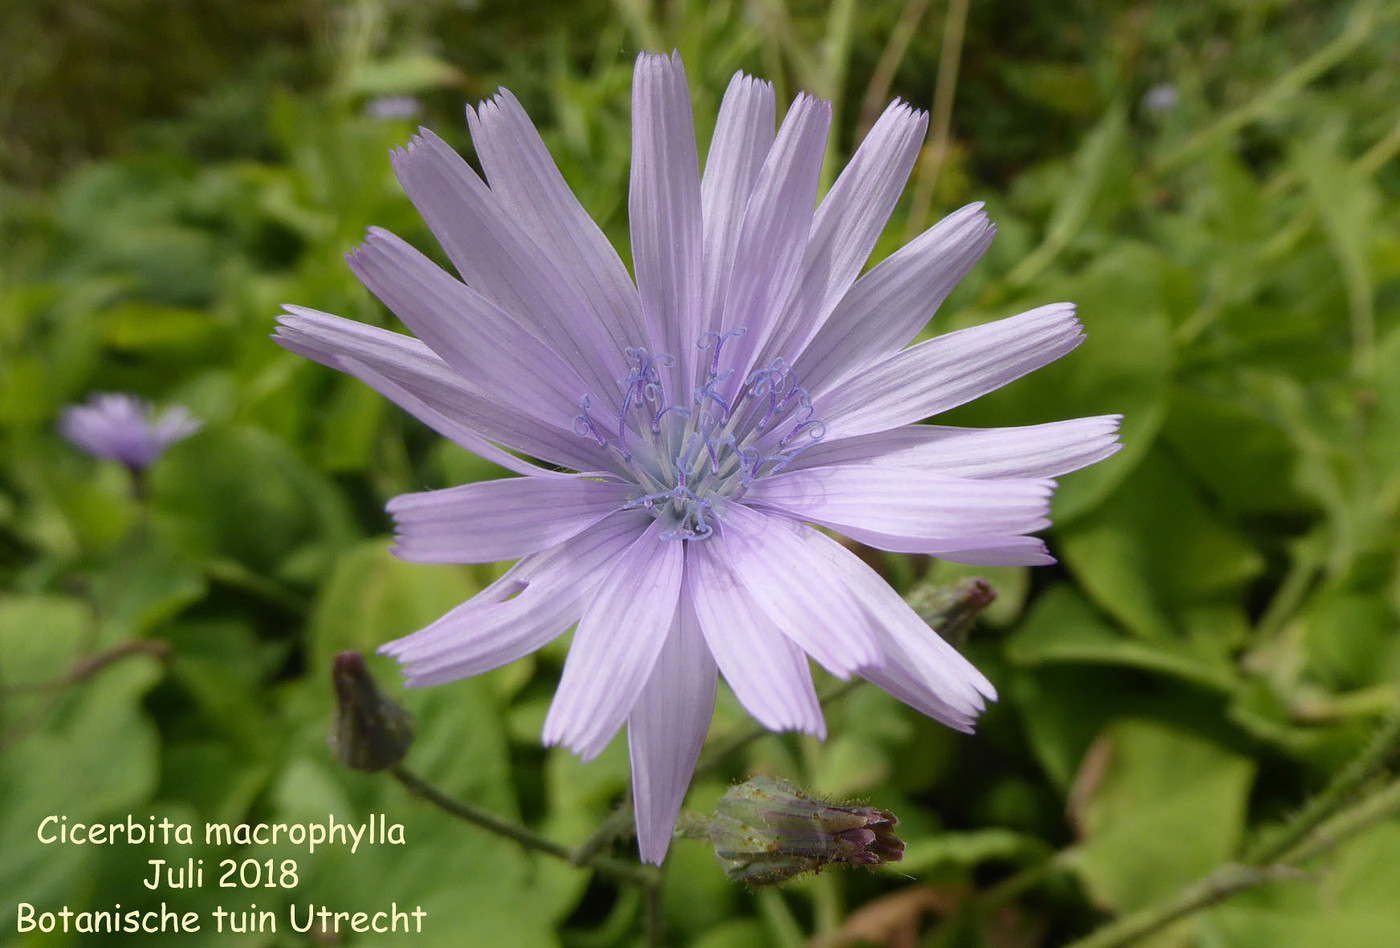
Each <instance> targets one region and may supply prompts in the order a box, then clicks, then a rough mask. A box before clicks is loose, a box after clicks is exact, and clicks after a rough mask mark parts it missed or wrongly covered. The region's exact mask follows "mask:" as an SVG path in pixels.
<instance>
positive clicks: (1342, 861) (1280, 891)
mask: <svg viewBox="0 0 1400 948" xmlns="http://www.w3.org/2000/svg"><path fill="white" fill-rule="evenodd" d="M1303 870H1304V872H1305V873H1306V875H1305V876H1304V877H1303V878H1300V879H1296V880H1288V879H1281V880H1279V881H1277V882H1273V883H1270V884H1268V885H1266V886H1264V887H1262V888H1259V889H1255V890H1252V891H1249V892H1244V893H1242V894H1240V895H1237V896H1235V897H1234V898H1232V899H1230V900H1229V901H1228V902H1225V903H1223V904H1221V905H1219V906H1216V907H1215V908H1212V909H1210V910H1209V911H1208V912H1207V913H1206V914H1205V915H1204V916H1203V917H1202V919H1201V922H1200V927H1201V937H1202V941H1201V943H1202V945H1204V946H1207V948H1216V946H1219V948H1226V946H1228V948H1274V946H1278V945H1287V946H1288V948H1336V946H1338V945H1393V944H1397V943H1400V912H1396V911H1395V893H1396V891H1400V821H1397V820H1396V819H1395V818H1394V817H1392V818H1391V819H1390V820H1388V821H1385V822H1383V823H1381V824H1379V825H1377V826H1376V827H1374V828H1373V829H1370V830H1368V831H1366V832H1365V833H1364V834H1362V835H1360V836H1358V837H1357V838H1355V839H1353V840H1351V841H1349V842H1348V843H1346V844H1344V845H1343V846H1342V847H1341V849H1340V850H1339V851H1338V852H1336V853H1335V854H1334V855H1330V856H1327V857H1324V858H1323V859H1321V860H1318V861H1316V862H1314V863H1311V864H1309V865H1307V866H1306V867H1303Z"/></svg>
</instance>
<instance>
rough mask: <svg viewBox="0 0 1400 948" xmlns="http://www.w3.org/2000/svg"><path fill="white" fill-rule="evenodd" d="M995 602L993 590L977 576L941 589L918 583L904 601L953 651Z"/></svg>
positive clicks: (960, 580) (946, 585) (994, 591)
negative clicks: (983, 612)
mask: <svg viewBox="0 0 1400 948" xmlns="http://www.w3.org/2000/svg"><path fill="white" fill-rule="evenodd" d="M996 598H997V594H996V590H994V589H992V587H991V585H990V584H989V583H988V582H987V581H986V580H985V579H981V578H980V577H976V576H970V577H968V578H967V579H959V580H956V581H954V582H951V583H947V584H945V585H942V586H934V585H932V584H931V583H926V582H925V583H920V584H919V585H917V586H915V587H914V588H913V589H911V590H910V591H909V595H907V596H905V597H904V599H905V602H907V603H909V605H910V606H911V607H913V609H914V611H915V612H917V613H918V614H919V618H920V619H923V620H924V621H925V622H927V623H928V624H929V625H930V626H931V627H932V628H934V629H936V630H937V631H938V634H939V635H941V636H943V638H945V639H947V640H948V642H950V643H951V644H952V645H953V646H955V647H957V646H961V645H962V643H963V642H964V640H966V639H967V633H968V631H969V630H970V629H971V628H972V622H973V620H974V619H976V618H977V616H978V615H980V614H981V612H982V610H983V609H985V608H987V607H988V606H990V605H991V604H992V603H993V602H994V601H995V600H996Z"/></svg>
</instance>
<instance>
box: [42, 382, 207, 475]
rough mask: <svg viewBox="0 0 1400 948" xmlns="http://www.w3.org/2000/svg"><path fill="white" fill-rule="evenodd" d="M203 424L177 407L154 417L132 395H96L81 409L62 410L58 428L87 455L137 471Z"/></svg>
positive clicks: (142, 402) (147, 405)
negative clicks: (108, 460) (115, 462)
mask: <svg viewBox="0 0 1400 948" xmlns="http://www.w3.org/2000/svg"><path fill="white" fill-rule="evenodd" d="M203 424H204V423H203V422H202V421H200V420H199V419H197V418H194V417H192V416H191V415H190V413H189V411H187V410H186V409H185V408H184V407H183V406H181V405H176V406H174V407H173V408H169V409H167V410H166V411H164V412H162V413H161V414H159V415H157V414H156V413H155V410H154V409H152V408H151V405H150V403H149V402H146V401H145V400H143V399H140V398H137V397H136V396H135V395H127V394H98V395H93V396H91V397H90V398H89V399H88V401H87V404H85V405H74V406H70V407H68V408H65V409H64V410H63V415H62V417H61V418H60V419H59V423H58V428H59V431H60V432H61V433H62V434H63V436H64V437H65V438H67V439H68V440H69V441H71V442H73V443H74V444H75V445H77V446H78V447H80V448H82V449H83V450H84V451H86V452H87V453H88V454H91V455H93V456H94V457H99V458H111V459H112V460H115V461H120V462H122V463H123V464H125V465H126V466H127V467H129V468H131V469H132V470H141V469H143V468H146V467H149V466H150V465H151V464H153V463H154V462H155V460H156V458H158V457H160V456H161V455H162V454H163V453H165V449H166V448H168V447H170V446H171V445H172V444H174V443H175V442H176V441H180V440H182V439H184V438H188V437H189V436H190V435H192V434H194V433H195V432H196V431H198V430H199V429H200V428H201V427H202V426H203Z"/></svg>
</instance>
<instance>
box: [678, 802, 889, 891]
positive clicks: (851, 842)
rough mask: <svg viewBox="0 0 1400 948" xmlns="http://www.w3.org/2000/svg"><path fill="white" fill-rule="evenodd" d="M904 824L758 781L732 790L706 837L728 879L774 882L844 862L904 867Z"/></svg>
mask: <svg viewBox="0 0 1400 948" xmlns="http://www.w3.org/2000/svg"><path fill="white" fill-rule="evenodd" d="M898 822H899V821H898V820H897V819H895V816H894V814H893V813H890V812H889V811H888V810H880V809H876V808H875V807H870V806H854V805H848V804H836V803H827V802H825V801H823V800H818V799H815V798H814V797H812V796H809V795H808V794H806V793H804V792H802V791H801V790H799V789H798V788H797V787H795V786H794V785H792V784H790V783H788V782H787V781H785V780H779V779H775V778H772V777H753V778H751V779H749V780H746V781H745V782H743V783H740V784H736V785H735V786H732V787H730V788H729V790H728V791H727V792H726V793H725V795H724V796H723V797H722V798H721V799H720V801H719V807H718V808H717V810H716V812H715V815H714V816H713V817H712V818H711V819H710V820H709V823H708V825H707V827H706V833H707V835H708V836H709V838H710V841H711V843H713V844H714V847H715V855H716V856H717V857H719V861H720V863H721V864H722V865H723V866H724V871H725V874H726V875H728V876H729V878H731V879H734V880H736V881H739V882H747V883H748V884H750V885H774V884H776V883H779V882H785V881H787V880H788V879H791V878H793V877H794V876H797V875H800V874H801V873H804V872H818V871H820V870H821V869H822V868H823V867H825V866H829V865H833V864H837V863H842V864H845V865H850V866H878V865H880V864H882V863H886V862H898V861H899V860H901V859H903V858H904V843H903V841H901V840H900V839H899V838H897V837H896V836H895V835H894V827H895V824H896V823H898Z"/></svg>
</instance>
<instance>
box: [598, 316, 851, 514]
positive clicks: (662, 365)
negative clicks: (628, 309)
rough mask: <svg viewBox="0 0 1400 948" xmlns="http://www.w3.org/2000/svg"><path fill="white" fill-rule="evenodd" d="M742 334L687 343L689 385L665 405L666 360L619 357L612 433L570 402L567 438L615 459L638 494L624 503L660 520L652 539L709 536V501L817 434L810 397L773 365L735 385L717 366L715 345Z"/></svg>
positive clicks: (635, 351)
mask: <svg viewBox="0 0 1400 948" xmlns="http://www.w3.org/2000/svg"><path fill="white" fill-rule="evenodd" d="M744 332H745V330H744V328H742V327H741V328H739V329H732V330H730V331H729V332H726V333H717V332H707V333H704V334H703V335H701V336H700V338H699V339H697V340H696V341H695V346H696V348H697V349H699V350H700V351H701V352H702V353H705V356H704V357H702V358H701V359H700V360H699V361H700V364H701V365H700V368H699V369H698V370H697V376H698V378H697V380H696V382H697V384H695V385H694V386H693V387H692V388H691V390H690V392H689V397H688V398H687V399H685V400H684V401H680V402H669V401H667V386H666V385H665V381H664V380H663V378H662V371H663V370H670V369H674V368H675V366H676V359H675V358H674V357H673V356H670V355H666V354H662V355H656V356H653V355H651V354H650V353H648V352H647V350H646V349H641V348H629V349H627V350H625V355H626V356H627V361H628V362H629V363H631V365H632V369H631V372H630V373H629V374H628V376H627V377H626V378H624V379H619V380H618V384H619V385H620V386H621V387H622V407H621V412H620V418H619V421H618V424H617V428H616V430H615V431H614V430H606V431H605V430H602V429H600V428H599V427H598V425H597V424H596V423H595V422H594V420H593V419H592V418H591V417H590V416H589V407H590V404H591V399H590V398H589V396H588V395H586V394H585V395H584V396H583V397H582V398H580V399H579V411H580V414H579V415H578V417H576V418H575V419H574V431H575V432H576V433H577V434H578V435H580V436H581V437H588V438H593V439H594V440H595V441H597V442H598V444H599V446H600V447H603V448H605V449H606V450H607V451H608V452H609V453H611V454H613V455H614V456H615V457H616V458H618V459H619V460H620V461H621V462H622V464H623V466H624V467H626V469H627V471H628V472H629V474H630V475H631V476H632V478H633V480H634V481H635V482H636V484H637V487H638V492H637V494H636V496H634V497H633V498H632V499H631V500H629V501H628V503H627V506H628V507H630V508H643V509H645V510H647V511H649V512H650V513H651V514H652V516H654V517H656V518H657V519H664V520H665V521H666V523H667V528H666V530H665V531H664V532H663V533H662V534H661V537H662V539H666V540H703V539H705V538H706V537H708V536H710V534H712V533H713V532H714V514H713V508H714V500H715V498H726V499H730V500H737V499H738V498H740V497H742V496H743V494H744V491H745V490H747V489H748V487H749V485H750V484H752V483H753V482H754V481H755V480H756V479H757V478H760V477H765V476H767V475H769V474H773V473H776V472H778V471H781V470H782V469H783V468H785V467H787V466H788V465H789V464H791V463H792V462H793V460H794V459H795V458H796V457H797V456H798V455H799V454H801V453H802V452H803V451H805V450H806V449H807V448H809V447H811V446H812V445H813V444H815V443H816V442H818V441H820V440H821V438H822V435H823V434H824V433H825V431H826V426H825V425H824V424H823V423H822V422H821V421H820V420H819V419H817V418H816V411H815V409H814V408H813V406H812V397H811V395H810V393H808V391H807V390H806V389H805V388H803V387H802V386H800V385H798V384H797V377H796V376H795V375H794V374H793V371H792V367H791V366H790V365H788V363H787V362H785V361H784V360H783V359H781V358H779V359H774V360H773V361H772V362H771V363H769V364H768V365H767V366H765V367H763V368H759V369H755V370H754V371H752V372H750V373H749V374H748V376H746V377H745V378H744V379H743V380H742V382H736V380H735V371H736V370H735V369H734V368H732V367H727V368H723V367H722V364H723V362H724V349H725V343H726V342H728V341H729V340H731V339H736V338H739V337H740V336H743V335H744ZM779 432H781V436H779Z"/></svg>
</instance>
